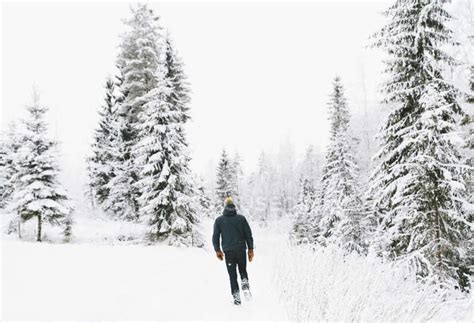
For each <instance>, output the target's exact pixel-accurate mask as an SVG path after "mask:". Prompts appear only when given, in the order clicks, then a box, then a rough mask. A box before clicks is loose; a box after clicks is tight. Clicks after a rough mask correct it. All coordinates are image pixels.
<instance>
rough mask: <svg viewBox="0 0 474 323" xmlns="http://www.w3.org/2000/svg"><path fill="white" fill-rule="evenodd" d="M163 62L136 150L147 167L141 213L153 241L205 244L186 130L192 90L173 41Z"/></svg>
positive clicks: (145, 109)
mask: <svg viewBox="0 0 474 323" xmlns="http://www.w3.org/2000/svg"><path fill="white" fill-rule="evenodd" d="M161 62H162V63H161V64H159V65H158V68H157V70H156V71H155V78H156V84H157V86H156V88H154V89H153V90H151V91H150V92H149V93H148V94H147V95H146V96H145V102H146V103H145V104H144V105H143V106H142V112H141V113H140V114H139V116H138V118H139V125H138V136H139V138H140V139H139V141H138V143H137V144H136V145H135V147H134V151H133V153H134V155H135V156H136V157H135V160H136V162H137V163H138V164H139V165H140V166H141V171H140V173H139V180H138V182H137V183H136V186H137V188H138V189H139V190H140V192H141V194H140V197H139V199H138V201H139V214H140V217H141V218H142V219H144V220H145V221H147V222H148V223H149V224H150V226H151V232H150V233H151V236H150V237H151V238H152V239H153V240H155V239H156V240H159V241H164V240H166V241H168V242H169V243H170V244H174V245H181V244H183V245H196V246H202V245H203V244H202V238H201V236H200V233H199V232H198V227H197V224H198V222H199V221H198V217H197V210H196V205H195V203H194V198H193V194H195V189H194V187H193V182H192V180H191V172H190V170H189V161H190V158H189V152H188V149H187V148H188V147H187V146H188V144H187V141H186V137H185V133H184V123H185V122H186V121H187V120H188V118H189V116H188V115H187V113H188V108H187V102H188V101H189V96H188V93H189V88H188V87H187V83H186V82H185V78H184V72H183V70H182V67H181V65H179V64H176V62H179V59H178V58H177V56H176V52H175V50H174V49H173V48H172V47H171V42H169V41H167V47H166V51H165V52H164V53H163V57H162V60H161Z"/></svg>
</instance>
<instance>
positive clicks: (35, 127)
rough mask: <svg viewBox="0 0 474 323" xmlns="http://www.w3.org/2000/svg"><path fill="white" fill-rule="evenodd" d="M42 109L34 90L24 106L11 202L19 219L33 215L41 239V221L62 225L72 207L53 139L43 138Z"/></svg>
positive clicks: (44, 136) (28, 218) (45, 136)
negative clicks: (25, 115)
mask: <svg viewBox="0 0 474 323" xmlns="http://www.w3.org/2000/svg"><path fill="white" fill-rule="evenodd" d="M46 111H47V108H46V107H44V106H42V105H41V104H40V103H39V98H38V95H37V94H35V95H34V100H33V104H32V105H31V106H29V107H28V113H29V117H28V119H27V120H26V121H25V128H26V129H25V134H24V137H23V139H22V141H21V143H22V145H21V148H20V149H19V153H18V157H19V159H18V160H17V161H16V163H17V165H18V171H17V172H16V173H15V175H14V177H15V183H17V188H16V189H15V193H14V195H13V201H12V205H11V207H12V209H13V210H15V211H16V212H17V214H18V215H19V217H20V219H21V220H22V221H28V220H30V219H32V218H36V219H37V221H38V230H37V241H41V240H42V225H43V223H44V222H47V223H50V224H53V225H63V226H66V225H67V223H66V224H65V219H67V220H68V221H69V220H70V217H69V216H70V214H71V211H72V209H71V207H70V206H69V203H68V197H67V195H66V192H65V191H64V189H63V188H62V187H61V186H60V184H59V183H58V179H57V177H58V172H59V170H58V165H57V162H56V156H55V146H56V143H55V142H53V141H51V140H50V139H48V138H47V125H46V123H45V121H44V114H45V113H46Z"/></svg>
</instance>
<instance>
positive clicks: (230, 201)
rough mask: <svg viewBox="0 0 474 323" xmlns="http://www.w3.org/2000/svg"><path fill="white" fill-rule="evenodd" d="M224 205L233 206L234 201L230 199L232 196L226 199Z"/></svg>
mask: <svg viewBox="0 0 474 323" xmlns="http://www.w3.org/2000/svg"><path fill="white" fill-rule="evenodd" d="M224 204H225V205H229V204H232V199H231V198H230V196H228V197H226V198H225V200H224Z"/></svg>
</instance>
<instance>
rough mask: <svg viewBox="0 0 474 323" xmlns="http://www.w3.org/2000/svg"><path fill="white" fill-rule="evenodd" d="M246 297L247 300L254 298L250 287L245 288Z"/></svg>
mask: <svg viewBox="0 0 474 323" xmlns="http://www.w3.org/2000/svg"><path fill="white" fill-rule="evenodd" d="M244 297H245V300H246V301H251V300H252V293H251V292H250V289H245V290H244Z"/></svg>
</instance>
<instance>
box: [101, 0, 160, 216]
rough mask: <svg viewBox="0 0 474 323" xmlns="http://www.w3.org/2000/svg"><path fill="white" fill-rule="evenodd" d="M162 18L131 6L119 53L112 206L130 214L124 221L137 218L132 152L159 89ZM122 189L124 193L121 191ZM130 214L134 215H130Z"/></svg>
mask: <svg viewBox="0 0 474 323" xmlns="http://www.w3.org/2000/svg"><path fill="white" fill-rule="evenodd" d="M158 20H159V18H158V17H157V16H156V15H155V14H154V13H153V11H152V10H151V9H150V8H148V6H147V5H145V4H137V5H135V6H134V7H132V17H131V18H130V19H128V20H126V21H125V24H126V26H127V27H128V29H127V31H126V32H125V33H124V34H123V35H122V42H121V44H120V53H119V56H118V60H117V66H118V68H119V69H120V75H121V84H120V92H121V93H122V95H123V98H122V99H121V100H120V104H119V105H118V112H117V113H118V116H117V118H118V119H119V120H118V125H119V127H120V130H119V131H117V134H119V135H120V136H121V137H122V138H121V139H120V140H119V141H118V143H117V144H119V143H120V144H121V145H122V146H121V147H118V146H117V152H119V153H121V154H122V155H121V156H117V161H116V162H120V163H122V164H121V165H117V166H118V168H119V170H118V172H117V174H116V176H117V178H116V179H115V180H114V181H115V182H118V183H120V184H121V185H119V186H118V187H116V188H115V189H114V192H113V194H112V196H111V199H110V200H109V201H108V204H109V205H112V206H113V205H114V204H116V203H115V201H114V200H115V199H116V202H117V203H118V204H120V205H122V206H127V207H121V208H116V212H120V211H122V212H128V213H124V214H117V215H118V216H119V217H121V218H137V217H138V197H139V196H140V191H139V190H138V189H137V185H136V182H137V181H138V178H139V175H138V172H139V170H138V169H137V163H136V161H135V160H134V155H133V153H132V150H133V147H134V145H135V144H136V143H137V141H138V140H139V133H138V131H139V130H138V128H139V127H138V126H137V123H138V122H139V118H138V116H139V114H140V113H141V112H142V110H143V106H144V104H146V103H148V101H149V93H150V92H151V91H153V90H155V89H156V88H157V87H158V84H157V78H156V75H155V74H156V70H157V69H158V68H159V64H160V55H162V52H163V51H164V49H163V48H164V47H165V43H164V37H163V30H162V27H161V26H160V25H159V23H158ZM118 188H120V189H121V191H119V190H118ZM129 213H131V214H129Z"/></svg>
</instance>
